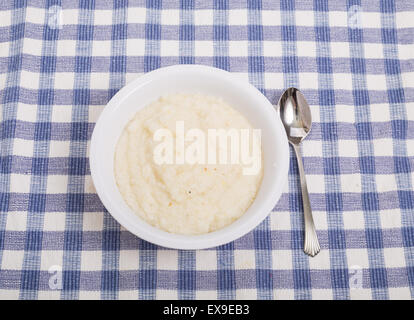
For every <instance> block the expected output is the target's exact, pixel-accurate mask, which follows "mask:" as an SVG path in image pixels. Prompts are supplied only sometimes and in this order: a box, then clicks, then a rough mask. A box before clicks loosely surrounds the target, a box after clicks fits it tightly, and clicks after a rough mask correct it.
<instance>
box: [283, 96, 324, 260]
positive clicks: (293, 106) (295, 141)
mask: <svg viewBox="0 0 414 320" xmlns="http://www.w3.org/2000/svg"><path fill="white" fill-rule="evenodd" d="M278 109H279V113H280V118H281V119H282V122H283V125H284V127H285V130H286V134H287V136H288V140H289V142H290V144H291V145H292V146H293V149H294V150H295V153H296V157H297V159H298V167H299V175H300V186H301V189H302V199H303V212H304V215H305V244H304V249H303V251H305V253H306V254H308V255H310V256H311V257H314V256H316V255H317V254H318V253H319V251H320V246H319V241H318V237H317V235H316V230H315V224H314V222H313V217H312V209H311V205H310V201H309V194H308V187H307V185H306V178H305V171H304V170H303V162H302V156H301V154H300V146H299V144H300V143H301V142H302V140H303V139H305V138H306V136H307V135H308V133H309V131H310V129H311V125H312V117H311V112H310V108H309V105H308V103H307V102H306V100H305V97H304V96H303V94H302V93H301V92H300V91H299V90H298V89H296V88H289V89H287V90H286V91H285V92H283V94H282V96H281V97H280V99H279V103H278Z"/></svg>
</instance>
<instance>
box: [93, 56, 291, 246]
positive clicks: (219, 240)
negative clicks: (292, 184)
mask: <svg viewBox="0 0 414 320" xmlns="http://www.w3.org/2000/svg"><path fill="white" fill-rule="evenodd" d="M182 71H192V72H200V73H201V74H204V75H206V74H215V75H217V76H219V77H224V78H227V80H231V83H232V84H233V83H234V85H237V86H241V87H243V88H244V89H245V90H247V91H249V92H250V94H253V95H255V98H256V99H257V100H258V105H260V106H258V107H257V108H258V109H259V108H260V109H262V110H261V111H262V112H267V113H268V114H269V116H273V117H274V121H275V128H274V129H272V130H273V131H274V132H276V131H277V137H276V138H277V139H282V140H283V141H282V142H281V145H282V149H283V150H281V152H280V153H281V154H283V155H284V158H280V160H281V163H280V168H278V171H279V172H281V174H280V175H279V180H280V181H279V183H277V184H276V183H273V185H272V188H269V189H271V190H268V193H270V192H272V194H269V195H267V197H266V198H265V201H264V203H261V206H260V207H261V210H260V211H258V212H255V213H254V214H253V215H252V216H251V217H250V219H247V220H245V221H244V223H242V224H240V223H239V224H238V226H237V228H236V229H235V230H232V229H234V228H235V227H233V228H232V226H233V225H234V224H235V223H236V222H237V221H238V220H239V219H238V220H236V221H235V222H233V223H232V224H230V225H229V226H226V227H224V228H222V229H219V230H217V231H214V232H210V233H206V234H201V235H181V234H173V233H169V232H166V231H163V230H161V229H159V228H156V227H153V226H151V225H150V224H148V223H147V222H146V221H145V220H144V219H142V218H141V217H139V215H138V214H136V215H137V216H138V217H139V220H141V221H142V222H143V223H142V225H138V224H136V223H132V222H131V219H129V218H128V216H127V215H126V214H123V213H122V212H120V210H119V208H118V207H117V205H116V203H114V202H113V201H112V200H111V195H110V194H108V192H107V190H105V181H103V178H102V176H101V175H100V174H99V171H100V163H99V161H100V156H99V155H98V152H97V150H99V144H100V143H102V141H100V137H101V132H102V130H105V125H106V123H107V122H108V121H110V116H111V115H112V112H113V111H114V110H113V109H115V108H116V107H117V106H118V105H119V104H121V103H122V102H123V101H124V100H125V99H127V98H128V96H129V95H130V94H132V93H133V92H134V91H135V90H139V89H138V88H139V87H140V86H143V85H145V84H146V83H148V82H149V81H153V80H156V79H157V77H159V76H162V75H163V74H165V75H168V74H169V73H177V72H178V73H179V72H182ZM278 122H279V123H278ZM89 164H90V171H91V177H92V181H93V183H94V186H95V189H96V192H97V194H98V196H99V198H100V200H101V201H102V203H103V205H104V207H105V208H106V210H107V211H108V212H109V213H110V214H111V216H112V217H113V218H115V220H117V221H118V222H119V223H120V224H121V225H122V226H123V227H124V228H126V229H127V230H128V231H129V232H131V233H133V234H134V235H135V236H137V237H139V238H141V239H143V240H146V241H148V242H151V243H154V244H156V245H159V246H162V247H166V248H171V249H183V250H193V249H206V248H212V247H216V246H219V245H223V244H226V243H229V242H231V241H234V240H236V239H238V238H240V237H242V236H244V235H245V234H247V233H248V232H250V231H252V230H253V229H254V228H256V227H257V226H258V225H259V224H260V223H261V222H262V221H263V220H264V219H265V218H266V217H267V216H268V215H269V214H270V212H271V211H272V209H273V207H274V206H275V205H276V203H277V202H278V200H279V199H280V196H281V194H282V191H283V188H284V186H285V184H286V182H287V179H288V169H289V146H288V140H287V137H286V132H285V130H284V129H283V125H282V123H281V120H280V117H279V115H278V113H277V111H276V109H275V108H274V106H273V105H272V104H271V103H270V101H269V100H268V99H267V98H266V97H265V96H264V95H263V94H262V93H261V92H260V91H259V90H258V89H257V88H255V87H254V86H253V85H251V84H250V83H249V82H247V81H242V80H240V79H238V78H237V77H235V76H234V75H233V74H231V73H230V72H228V71H225V70H222V69H217V68H214V67H209V66H204V65H194V64H193V65H173V66H168V67H163V68H159V69H156V70H154V71H151V72H148V73H145V74H144V75H142V76H140V77H138V78H137V79H135V80H133V81H131V82H130V83H129V84H127V85H125V86H124V87H123V88H121V89H120V90H119V91H118V92H117V93H116V94H115V95H114V96H113V97H112V98H111V100H110V101H109V102H108V103H107V105H106V106H105V108H104V109H103V111H102V112H101V114H100V116H99V118H98V120H97V122H96V124H95V127H94V130H93V133H92V137H91V142H90V153H89ZM265 174H266V172H264V175H265ZM261 187H262V184H261V185H260V187H259V190H260V188H261ZM255 201H256V199H255V200H254V201H253V203H254V202H255ZM253 203H252V204H253ZM252 204H251V205H252Z"/></svg>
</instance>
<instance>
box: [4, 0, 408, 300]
mask: <svg viewBox="0 0 414 320" xmlns="http://www.w3.org/2000/svg"><path fill="white" fill-rule="evenodd" d="M0 9H1V10H0V103H1V109H0V110H1V112H0V123H1V128H0V139H1V140H0V143H1V144H0V298H8V299H15V298H16V299H17V298H20V299H117V298H119V299H123V298H131V299H168V298H170V299H204V298H210V299H294V298H295V299H364V298H366V299H397V298H399V299H410V298H413V297H414V194H413V178H414V175H413V168H414V163H413V160H414V50H413V43H414V18H413V16H414V2H412V1H403V0H401V1H391V0H381V1H379V0H372V1H371V0H370V1H368V0H361V1H358V0H347V1H343V0H334V1H329V2H328V1H327V0H314V1H293V0H283V1H276V0H246V1H236V0H214V1H212V0H181V1H179V0H174V1H167V0H164V1H161V0H152V1H151V0H147V1H139V0H129V1H127V0H118V1H113V2H112V1H109V0H106V1H86V0H85V1H84V0H79V1H69V0H62V1H59V0H48V1H41V0H29V1H25V0H16V1H11V0H10V1H1V3H0ZM174 64H203V65H209V66H214V67H217V68H221V69H225V70H228V71H230V72H232V73H234V74H235V75H237V76H238V77H240V78H242V79H245V80H246V81H250V83H252V84H253V85H254V86H256V87H257V88H258V89H259V90H260V91H261V92H263V93H264V94H265V95H266V97H267V98H268V99H269V100H270V101H271V102H272V103H273V104H276V103H277V100H278V99H279V96H280V94H281V93H282V91H283V90H284V89H285V88H287V87H290V86H295V87H298V88H300V89H301V90H302V92H303V93H304V94H305V96H306V98H307V99H308V102H309V103H310V104H311V110H312V117H313V121H314V123H313V127H312V131H311V133H310V135H309V137H308V138H307V139H306V140H305V141H304V143H303V149H302V152H303V156H304V165H305V171H306V174H307V181H308V186H309V191H310V199H311V204H312V208H313V212H314V218H315V223H316V226H317V231H318V235H319V239H320V243H321V247H322V251H321V252H320V254H319V255H318V256H316V257H315V258H309V257H308V256H306V255H305V254H304V253H303V251H302V247H303V213H302V200H301V194H300V185H299V177H298V168H297V164H296V159H295V157H294V154H293V153H292V150H291V157H290V160H291V164H290V170H289V182H288V184H287V185H286V187H285V189H284V193H283V195H282V197H281V199H280V201H279V202H278V203H277V205H276V206H275V208H274V210H273V212H271V213H270V215H269V217H268V218H267V219H266V220H265V221H264V222H263V223H262V224H261V225H260V226H259V227H257V228H256V229H254V231H252V232H250V233H249V234H247V235H246V236H244V237H242V238H240V239H238V240H236V241H234V242H232V243H229V244H227V245H224V246H220V247H217V248H212V249H209V250H197V251H177V250H169V249H165V248H161V247H157V246H155V245H153V244H150V243H148V242H145V241H143V240H140V239H139V238H137V237H135V236H134V235H132V234H131V233H129V232H128V231H126V230H125V229H123V228H122V227H120V225H119V224H118V223H117V222H116V221H115V220H114V219H113V218H112V217H111V215H110V214H109V213H108V212H106V211H105V208H104V207H103V205H102V204H101V202H100V200H99V198H98V196H97V194H96V192H95V190H94V186H93V183H92V181H91V176H90V170H89V163H88V148H89V141H90V137H91V133H92V131H93V127H94V124H95V122H96V121H97V119H98V117H99V114H100V112H101V111H102V110H103V108H104V106H105V104H106V103H107V102H108V101H109V100H110V98H111V97H112V96H113V95H114V94H115V93H116V92H117V91H118V90H119V89H120V88H121V87H123V86H124V85H125V84H127V83H128V82H130V81H131V80H133V79H135V78H136V77H139V76H140V75H142V74H143V73H145V72H149V71H151V70H154V69H157V68H160V67H164V66H168V65H174Z"/></svg>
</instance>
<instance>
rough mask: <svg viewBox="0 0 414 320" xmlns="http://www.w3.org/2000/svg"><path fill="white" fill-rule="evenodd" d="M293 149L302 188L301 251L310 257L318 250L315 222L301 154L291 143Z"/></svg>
mask: <svg viewBox="0 0 414 320" xmlns="http://www.w3.org/2000/svg"><path fill="white" fill-rule="evenodd" d="M292 145H293V149H295V153H296V158H297V160H298V167H299V176H300V187H301V189H302V200H303V213H304V216H305V243H304V249H303V251H304V252H305V253H306V254H308V255H310V256H311V257H314V256H316V255H317V254H318V253H319V251H320V246H319V241H318V236H317V234H316V230H315V224H314V222H313V217H312V208H311V205H310V201H309V194H308V186H307V184H306V177H305V171H304V170H303V161H302V155H301V153H300V147H299V145H297V144H292Z"/></svg>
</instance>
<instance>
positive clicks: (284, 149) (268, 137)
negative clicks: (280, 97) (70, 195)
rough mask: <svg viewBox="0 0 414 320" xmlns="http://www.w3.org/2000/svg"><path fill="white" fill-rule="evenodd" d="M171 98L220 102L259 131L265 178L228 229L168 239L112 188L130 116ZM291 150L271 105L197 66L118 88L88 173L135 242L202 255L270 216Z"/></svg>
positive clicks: (225, 75)
mask: <svg viewBox="0 0 414 320" xmlns="http://www.w3.org/2000/svg"><path fill="white" fill-rule="evenodd" d="M175 92H190V93H191V92H197V93H203V94H208V95H212V96H217V97H222V98H223V99H224V100H225V101H226V102H227V103H228V104H229V105H231V106H232V107H233V108H235V109H237V110H238V111H239V112H241V113H242V114H244V115H245V116H246V118H247V119H249V121H250V123H251V124H252V125H253V127H254V128H258V129H261V130H262V132H261V133H262V150H263V164H264V176H263V181H262V184H261V186H260V189H259V191H258V193H257V196H256V199H255V200H254V202H253V203H252V205H251V206H250V208H249V209H248V210H247V211H246V213H245V214H244V215H243V216H242V217H241V218H239V219H238V220H237V221H235V222H234V223H232V224H231V225H229V226H227V227H225V228H223V229H220V230H218V231H214V232H211V233H207V234H203V235H193V236H188V235H179V234H172V233H168V232H165V231H162V230H160V229H158V228H155V227H153V226H151V225H150V224H148V223H147V222H145V221H144V220H143V219H141V218H140V217H139V216H138V215H137V214H136V213H134V212H133V211H132V210H131V209H130V208H129V207H128V205H127V204H126V202H125V201H124V200H123V198H122V196H121V194H120V192H119V191H118V188H117V186H116V182H115V176H114V152H115V147H116V144H117V142H118V138H119V137H120V135H121V132H122V130H123V129H124V127H125V125H126V124H127V123H128V121H129V120H130V119H131V118H132V117H133V115H134V114H135V113H136V112H137V111H138V110H140V109H141V108H144V107H145V106H146V105H148V104H149V103H150V102H152V101H154V100H157V99H158V98H159V97H160V96H161V95H166V94H169V93H175ZM288 166H289V149H288V142H287V138H286V133H285V130H284V128H283V125H282V122H281V121H280V118H279V116H278V114H277V112H276V111H275V109H274V107H273V106H272V104H271V103H270V102H269V101H268V100H267V99H266V98H265V97H264V96H263V95H262V94H261V93H260V92H259V91H258V90H257V89H256V88H255V87H253V86H252V85H250V84H249V83H248V82H243V81H240V80H238V79H237V78H235V77H234V76H233V75H232V74H230V73H229V72H226V71H223V70H220V69H216V68H211V67H206V66H200V65H176V66H171V67H166V68H161V69H158V70H155V71H152V72H149V73H147V74H145V75H143V76H142V77H140V78H138V79H136V80H134V81H132V82H131V83H129V84H128V85H126V86H125V87H124V88H122V89H121V90H120V91H119V92H118V93H117V94H116V95H115V96H114V97H113V98H112V99H111V101H109V103H108V104H107V106H106V107H105V109H104V110H103V112H102V114H101V116H100V117H99V120H98V122H97V123H96V126H95V129H94V131H93V134H92V140H91V148H90V168H91V174H92V179H93V182H94V184H95V188H96V191H97V193H98V195H99V198H100V199H101V201H102V202H103V204H104V206H105V207H106V209H107V210H108V211H109V212H110V213H111V214H112V216H113V217H114V218H115V219H116V220H117V221H118V222H119V223H120V224H121V225H122V226H124V227H125V228H126V229H128V230H129V231H130V232H132V233H133V234H135V235H136V236H138V237H140V238H142V239H144V240H147V241H149V242H152V243H155V244H157V245H160V246H163V247H168V248H175V249H202V248H209V247H215V246H218V245H221V244H225V243H228V242H230V241H233V240H235V239H237V238H239V237H241V236H243V235H244V234H246V233H248V232H249V231H251V230H252V229H254V228H255V227H256V226H257V225H258V224H259V223H260V222H262V221H263V219H264V218H265V217H266V216H267V215H268V214H269V213H270V212H271V210H272V209H273V207H274V205H275V204H276V202H277V201H278V200H279V197H280V195H281V193H282V189H283V187H284V185H285V183H286V180H287V174H288Z"/></svg>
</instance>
